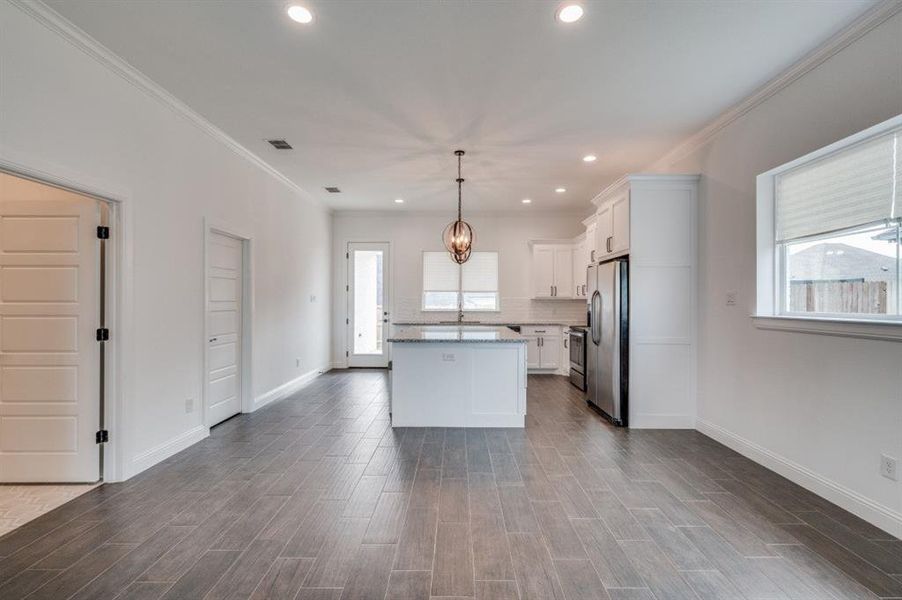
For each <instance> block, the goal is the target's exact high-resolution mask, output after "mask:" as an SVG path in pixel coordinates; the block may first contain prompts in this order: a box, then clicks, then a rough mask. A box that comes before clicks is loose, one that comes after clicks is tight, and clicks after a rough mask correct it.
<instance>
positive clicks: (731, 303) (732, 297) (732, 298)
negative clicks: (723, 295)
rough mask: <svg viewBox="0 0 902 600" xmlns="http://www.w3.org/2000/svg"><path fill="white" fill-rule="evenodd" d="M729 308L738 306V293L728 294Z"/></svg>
mask: <svg viewBox="0 0 902 600" xmlns="http://www.w3.org/2000/svg"><path fill="white" fill-rule="evenodd" d="M727 306H736V292H727Z"/></svg>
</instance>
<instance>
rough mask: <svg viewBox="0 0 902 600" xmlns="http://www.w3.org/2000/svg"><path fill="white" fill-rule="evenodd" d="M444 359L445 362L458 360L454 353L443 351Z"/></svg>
mask: <svg viewBox="0 0 902 600" xmlns="http://www.w3.org/2000/svg"><path fill="white" fill-rule="evenodd" d="M442 360H443V361H444V362H454V361H455V360H456V358H455V357H454V355H453V354H444V353H442Z"/></svg>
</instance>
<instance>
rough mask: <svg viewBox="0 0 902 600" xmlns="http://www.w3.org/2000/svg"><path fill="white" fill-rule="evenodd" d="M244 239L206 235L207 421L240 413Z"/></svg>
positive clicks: (212, 234) (213, 234) (215, 233)
mask: <svg viewBox="0 0 902 600" xmlns="http://www.w3.org/2000/svg"><path fill="white" fill-rule="evenodd" d="M242 250H243V247H242V241H241V240H239V239H237V238H234V237H231V236H228V235H224V234H222V233H218V232H215V231H211V232H210V235H209V237H208V238H207V257H208V258H207V386H206V393H205V398H206V404H207V406H206V421H207V425H208V426H213V425H215V424H217V423H219V422H221V421H224V420H225V419H228V418H229V417H231V416H232V415H236V414H238V413H239V412H241V359H242V356H241V348H242V345H241V333H242V321H241V312H242V311H241V300H242V298H241V296H242V290H243V281H244V264H243V262H244V259H243V251H242Z"/></svg>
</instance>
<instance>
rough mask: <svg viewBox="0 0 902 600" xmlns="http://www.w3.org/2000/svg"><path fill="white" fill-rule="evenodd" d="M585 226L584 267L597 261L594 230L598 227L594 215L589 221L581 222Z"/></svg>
mask: <svg viewBox="0 0 902 600" xmlns="http://www.w3.org/2000/svg"><path fill="white" fill-rule="evenodd" d="M583 223H585V225H586V266H589V265H590V264H592V263H594V262H595V261H596V260H597V259H598V250H597V248H598V245H597V244H596V236H595V230H596V228H597V227H598V225H597V224H596V220H595V215H592V217H591V218H590V219H586V220H585V221H583Z"/></svg>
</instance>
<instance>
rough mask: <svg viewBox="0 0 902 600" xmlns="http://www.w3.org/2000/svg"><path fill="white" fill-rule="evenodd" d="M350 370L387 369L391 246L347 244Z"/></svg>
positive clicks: (380, 243) (366, 243)
mask: <svg viewBox="0 0 902 600" xmlns="http://www.w3.org/2000/svg"><path fill="white" fill-rule="evenodd" d="M346 256H347V260H348V271H347V272H348V284H347V288H346V289H347V292H348V321H347V325H348V350H347V355H348V356H347V358H348V366H349V367H371V368H372V367H376V368H387V367H388V360H389V352H388V342H387V339H388V323H389V312H390V309H389V307H390V306H391V302H390V289H391V286H390V285H389V283H390V281H391V277H390V275H391V261H390V247H389V243H388V242H350V243H348V252H347V255H346Z"/></svg>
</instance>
